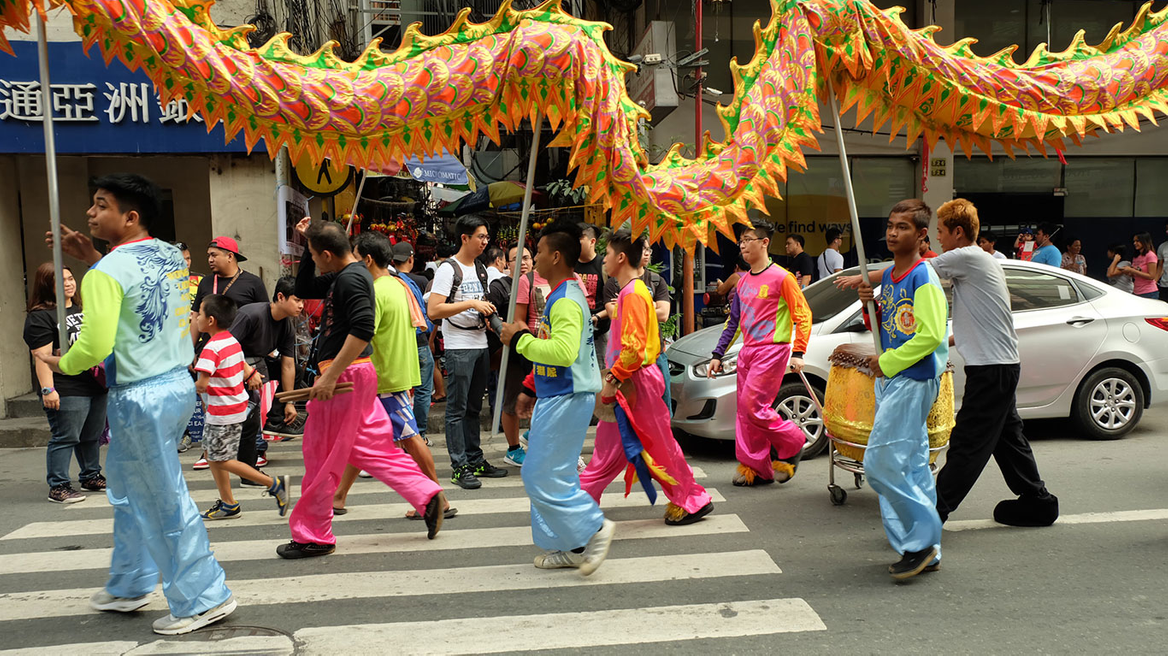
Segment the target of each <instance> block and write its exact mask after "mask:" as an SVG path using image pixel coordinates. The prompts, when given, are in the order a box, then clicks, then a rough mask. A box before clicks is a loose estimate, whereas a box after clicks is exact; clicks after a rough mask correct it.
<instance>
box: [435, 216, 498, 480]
mask: <svg viewBox="0 0 1168 656" xmlns="http://www.w3.org/2000/svg"><path fill="white" fill-rule="evenodd" d="M454 231H455V234H456V235H457V236H458V239H459V241H460V242H461V246H460V247H459V249H458V252H457V253H455V254H454V257H452V258H450V259H449V260H446V261H444V262H442V263H441V264H440V265H439V266H438V270H437V271H436V272H435V273H434V284H433V285H432V286H431V288H430V298H429V299H428V300H427V301H426V310H427V315H428V316H429V317H430V319H431V320H433V321H437V320H439V319H441V320H442V337H443V345H444V347H445V351H446V450H447V451H448V452H449V453H450V464H451V466H452V467H453V468H454V476H453V478H451V482H452V483H454V484H455V485H458V486H459V487H461V488H463V489H467V490H475V489H478V488H480V487H482V483H481V482H480V481H479V477H485V478H501V477H503V476H506V475H507V470H505V469H499V468H497V467H494V466H492V465H491V464H490V463H489V462H487V461H486V459H484V458H483V450H482V447H481V446H480V441H479V438H480V436H479V431H480V426H479V415H480V414H481V413H482V409H483V394H485V393H486V391H487V376H488V375H489V374H490V369H491V358H490V352H489V350H488V348H487V317H489V316H491V315H492V314H494V313H495V306H494V305H492V304H491V303H489V302H487V301H486V300H485V298H486V291H487V290H486V288H487V271H486V267H485V266H483V264H482V263H481V262H477V261H476V260H477V258H478V257H479V255H481V254H482V252H483V249H484V248H486V246H487V242H488V241H490V238H491V237H490V234H489V233H488V231H487V222H486V221H484V220H483V219H482V218H481V217H477V216H474V215H468V216H464V217H461V218H460V219H458V222H457V223H456V224H455V226H454ZM456 266H457V267H458V270H457V271H456V270H455V267H456ZM456 280H457V281H458V284H457V285H456V284H455V281H456Z"/></svg>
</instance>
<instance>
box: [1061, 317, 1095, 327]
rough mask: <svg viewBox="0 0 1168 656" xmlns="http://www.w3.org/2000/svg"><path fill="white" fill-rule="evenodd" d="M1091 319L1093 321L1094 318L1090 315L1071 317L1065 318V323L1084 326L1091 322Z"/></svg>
mask: <svg viewBox="0 0 1168 656" xmlns="http://www.w3.org/2000/svg"><path fill="white" fill-rule="evenodd" d="M1092 321H1094V319H1092V318H1091V317H1072V318H1071V319H1068V320H1067V325H1068V326H1076V327H1078V326H1086V325H1087V324H1089V323H1091V322H1092Z"/></svg>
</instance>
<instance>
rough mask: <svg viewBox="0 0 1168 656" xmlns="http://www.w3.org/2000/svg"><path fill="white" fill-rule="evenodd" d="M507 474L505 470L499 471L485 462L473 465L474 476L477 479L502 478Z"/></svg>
mask: <svg viewBox="0 0 1168 656" xmlns="http://www.w3.org/2000/svg"><path fill="white" fill-rule="evenodd" d="M508 473H509V472H508V471H507V470H506V469H499V468H498V467H496V466H494V465H492V464H491V463H489V462H487V461H486V460H484V461H482V462H480V463H479V464H477V465H475V468H474V474H475V476H478V477H479V478H503V477H504V476H506V475H507V474H508Z"/></svg>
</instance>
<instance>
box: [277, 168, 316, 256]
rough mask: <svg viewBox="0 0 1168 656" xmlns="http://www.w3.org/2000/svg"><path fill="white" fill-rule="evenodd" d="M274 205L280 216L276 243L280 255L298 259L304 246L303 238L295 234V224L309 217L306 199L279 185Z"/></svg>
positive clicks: (302, 252) (287, 187)
mask: <svg viewBox="0 0 1168 656" xmlns="http://www.w3.org/2000/svg"><path fill="white" fill-rule="evenodd" d="M276 204H277V206H278V208H279V215H280V220H279V221H278V222H277V223H276V225H277V226H278V228H277V231H276V232H277V234H276V243H278V244H280V253H282V254H283V255H294V256H296V257H300V256H302V255H304V248H305V246H306V244H305V241H304V236H303V235H301V234H300V233H298V232H296V224H297V223H300V219H303V218H304V217H306V216H309V214H308V198H307V197H306V196H305V195H304V194H302V193H300V192H299V191H296V190H295V189H293V188H292V187H289V186H288V185H281V186H280V188H279V190H277V191H276Z"/></svg>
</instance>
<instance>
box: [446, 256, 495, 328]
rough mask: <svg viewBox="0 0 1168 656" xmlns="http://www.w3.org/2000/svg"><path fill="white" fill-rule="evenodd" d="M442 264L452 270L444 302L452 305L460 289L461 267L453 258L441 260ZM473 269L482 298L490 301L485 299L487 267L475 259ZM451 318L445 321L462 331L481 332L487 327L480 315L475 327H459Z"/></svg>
mask: <svg viewBox="0 0 1168 656" xmlns="http://www.w3.org/2000/svg"><path fill="white" fill-rule="evenodd" d="M442 264H449V265H450V266H451V267H453V268H454V280H453V281H452V282H451V283H450V293H449V294H447V295H446V302H447V303H452V302H454V294H455V292H456V291H458V289H459V288H460V287H462V265H461V264H459V262H458V260H456V259H454V258H453V257H452V258H449V259H446V260H443V262H442ZM474 268H475V273H476V274H477V275H478V277H479V284H480V285H482V288H483V298H484V300H487V301H490V299H489V298H487V292H488V291H489V285H487V267H486V266H485V265H484V264H483V263H482V262H479V261H478V259H475V263H474ZM495 307H496V308H497V307H499V306H498V305H496V306H495ZM453 318H454V317H447V319H446V320H447V321H450V322H451V325H453V326H454V327H455V328H462V329H463V330H482V329H483V328H485V327H486V325H487V324H486V320H485V319H484V317H483V316H482V315H481V314H480V315H479V324H478V325H477V326H475V327H466V326H460V325H458V324H456V323H454V322H453V321H451V319H453Z"/></svg>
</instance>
